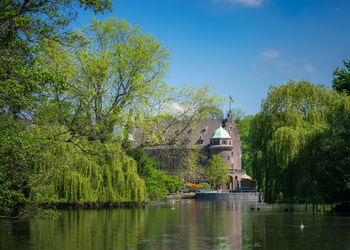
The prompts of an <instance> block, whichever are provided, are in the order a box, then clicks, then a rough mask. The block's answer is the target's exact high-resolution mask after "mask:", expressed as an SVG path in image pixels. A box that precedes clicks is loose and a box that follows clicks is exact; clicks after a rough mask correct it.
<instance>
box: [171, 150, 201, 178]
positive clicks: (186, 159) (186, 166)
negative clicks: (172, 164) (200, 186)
mask: <svg viewBox="0 0 350 250" xmlns="http://www.w3.org/2000/svg"><path fill="white" fill-rule="evenodd" d="M203 160H205V158H204V155H203V154H202V153H201V150H200V148H198V147H195V146H194V147H192V148H188V149H187V150H186V152H184V153H183V155H181V164H180V166H179V167H178V170H177V175H178V176H179V177H181V178H182V179H183V180H184V181H185V182H190V183H198V182H200V181H201V180H203V177H204V168H203V166H202V165H201V163H200V162H201V161H203Z"/></svg>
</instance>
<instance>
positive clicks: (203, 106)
mask: <svg viewBox="0 0 350 250" xmlns="http://www.w3.org/2000/svg"><path fill="white" fill-rule="evenodd" d="M222 103H223V100H222V98H219V97H218V96H217V94H215V93H214V92H213V91H212V89H211V88H210V87H209V85H208V84H203V86H200V87H193V86H182V87H179V88H175V87H170V86H162V88H158V90H157V91H154V92H153V96H152V97H150V98H149V99H148V105H146V106H142V109H134V112H135V113H136V114H137V118H136V121H135V123H136V124H137V125H138V126H139V127H141V128H142V131H141V134H140V143H141V144H143V145H169V144H172V143H174V142H176V144H186V138H183V135H184V134H186V133H188V131H195V128H196V126H197V125H198V121H200V120H203V119H207V118H208V116H209V115H210V114H211V113H212V112H216V111H217V110H218V109H219V107H221V106H222Z"/></svg>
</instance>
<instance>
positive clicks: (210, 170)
mask: <svg viewBox="0 0 350 250" xmlns="http://www.w3.org/2000/svg"><path fill="white" fill-rule="evenodd" d="M204 172H205V177H206V178H207V179H208V180H209V182H210V184H211V185H213V186H215V187H218V186H220V185H222V184H224V183H226V181H227V177H228V174H229V169H228V166H226V164H225V162H224V160H223V159H222V158H221V157H220V155H213V156H212V158H210V159H209V160H208V162H207V164H206V165H205V167H204Z"/></svg>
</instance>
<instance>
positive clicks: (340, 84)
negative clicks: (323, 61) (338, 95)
mask: <svg viewBox="0 0 350 250" xmlns="http://www.w3.org/2000/svg"><path fill="white" fill-rule="evenodd" d="M343 63H344V66H345V68H343V69H339V68H338V67H337V69H336V70H335V71H334V72H333V81H332V82H333V84H332V87H333V89H335V90H336V91H338V92H342V91H345V92H346V93H347V94H348V95H350V60H349V61H343Z"/></svg>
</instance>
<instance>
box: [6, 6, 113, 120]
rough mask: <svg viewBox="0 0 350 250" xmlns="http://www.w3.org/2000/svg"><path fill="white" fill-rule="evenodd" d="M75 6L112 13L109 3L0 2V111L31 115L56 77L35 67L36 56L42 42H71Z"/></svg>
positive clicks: (53, 73) (54, 74)
mask: <svg viewBox="0 0 350 250" xmlns="http://www.w3.org/2000/svg"><path fill="white" fill-rule="evenodd" d="M77 4H79V5H80V7H82V8H85V9H93V10H94V11H95V13H98V12H100V13H102V12H104V11H105V10H111V1H109V0H76V1H74V0H73V1H72V0H69V1H65V0H45V1H41V0H15V1H14V0H2V1H0V65H1V66H0V110H5V112H11V113H12V114H14V115H18V114H19V113H21V112H23V111H26V112H28V111H30V107H31V106H32V105H33V104H34V102H36V101H37V98H38V93H41V92H42V87H43V86H44V85H45V83H46V82H47V81H50V80H51V79H52V78H56V77H57V75H56V73H55V71H52V72H46V71H44V70H42V69H40V68H38V67H36V66H35V61H36V54H37V52H38V51H39V50H40V43H41V41H42V40H43V39H50V40H55V41H60V42H68V41H67V38H68V37H69V38H73V37H72V36H70V35H69V33H70V32H69V30H68V29H67V27H68V25H69V23H70V22H71V21H72V20H74V18H75V16H76V13H77V11H76V8H75V7H76V5H77ZM28 109H29V110H28Z"/></svg>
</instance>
